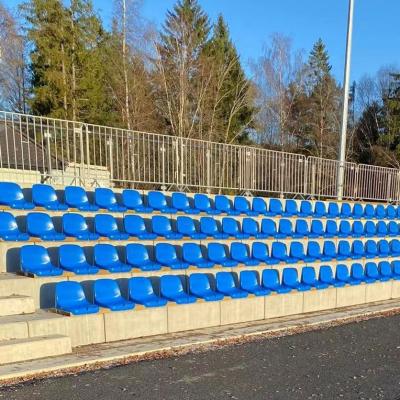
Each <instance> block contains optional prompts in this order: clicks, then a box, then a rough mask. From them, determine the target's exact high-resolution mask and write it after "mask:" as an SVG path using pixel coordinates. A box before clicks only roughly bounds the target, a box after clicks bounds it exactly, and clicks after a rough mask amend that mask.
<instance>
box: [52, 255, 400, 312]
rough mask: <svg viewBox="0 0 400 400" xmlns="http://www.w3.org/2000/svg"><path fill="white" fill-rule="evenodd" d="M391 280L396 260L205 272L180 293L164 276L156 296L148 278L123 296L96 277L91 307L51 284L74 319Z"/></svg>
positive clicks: (77, 289) (75, 290) (175, 281)
mask: <svg viewBox="0 0 400 400" xmlns="http://www.w3.org/2000/svg"><path fill="white" fill-rule="evenodd" d="M391 279H396V280H400V261H394V262H393V263H392V264H390V263H389V262H387V261H382V262H380V263H379V265H377V264H376V263H374V262H368V263H366V265H365V270H364V268H363V267H362V265H361V264H359V263H354V264H353V265H352V266H351V269H350V272H349V270H348V268H347V266H346V265H337V266H336V274H335V275H334V274H333V272H332V268H331V267H330V266H327V265H325V266H321V268H320V270H319V276H318V277H317V275H316V273H315V269H314V268H313V267H304V268H302V272H301V277H300V279H299V276H298V272H297V270H296V269H295V268H285V269H284V270H283V273H282V280H280V276H279V271H277V270H275V269H265V270H264V271H263V272H262V276H261V279H260V278H259V275H258V272H257V271H251V270H246V271H241V273H240V278H239V281H238V282H237V280H236V276H235V275H234V274H233V273H231V272H218V273H217V274H216V276H215V282H213V281H210V277H209V276H208V275H207V274H202V273H196V274H192V275H190V276H189V282H188V285H187V286H188V288H187V290H185V288H184V285H183V282H182V279H181V277H179V276H177V275H163V276H161V277H160V281H159V292H158V293H157V294H156V290H155V288H154V286H153V284H152V281H151V279H150V278H146V277H135V278H130V279H129V281H128V296H127V298H124V297H123V296H122V293H121V289H120V287H119V285H118V283H117V282H116V281H115V280H112V279H99V280H96V281H94V284H93V303H90V302H89V301H88V300H87V298H86V296H85V292H84V290H83V287H82V285H81V284H80V283H78V282H74V281H65V282H59V283H58V284H57V285H56V291H55V292H56V294H55V307H56V309H58V310H62V311H66V312H69V313H72V314H75V315H79V314H92V313H97V312H98V311H99V307H104V308H108V309H110V310H112V311H123V310H131V309H133V308H134V307H135V305H136V304H141V305H144V306H145V307H162V306H165V305H166V304H167V302H168V301H171V302H175V303H177V304H190V303H195V302H196V301H197V299H204V300H205V301H219V300H222V299H223V298H224V297H225V296H226V297H230V298H233V299H238V298H246V297H248V296H249V294H252V295H255V296H267V295H269V294H270V293H272V292H275V293H289V292H291V291H292V290H298V291H308V290H310V289H312V288H316V289H320V290H321V289H326V288H329V287H343V286H345V285H346V284H348V285H359V284H361V283H366V284H370V283H374V282H377V281H381V282H385V281H389V280H391Z"/></svg>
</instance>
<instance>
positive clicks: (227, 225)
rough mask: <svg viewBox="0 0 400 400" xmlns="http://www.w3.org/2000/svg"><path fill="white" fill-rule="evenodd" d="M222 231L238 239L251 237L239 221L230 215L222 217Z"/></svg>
mask: <svg viewBox="0 0 400 400" xmlns="http://www.w3.org/2000/svg"><path fill="white" fill-rule="evenodd" d="M222 232H223V233H226V234H227V235H228V236H231V237H234V238H236V239H248V238H249V237H250V236H249V235H248V234H247V233H243V232H242V231H241V230H240V226H239V222H238V221H237V220H236V219H234V218H230V217H225V218H222Z"/></svg>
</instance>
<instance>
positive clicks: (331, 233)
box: [325, 219, 339, 238]
mask: <svg viewBox="0 0 400 400" xmlns="http://www.w3.org/2000/svg"><path fill="white" fill-rule="evenodd" d="M338 235H339V231H338V227H337V223H336V221H334V220H332V219H329V220H328V221H326V225H325V237H326V238H334V237H336V236H338Z"/></svg>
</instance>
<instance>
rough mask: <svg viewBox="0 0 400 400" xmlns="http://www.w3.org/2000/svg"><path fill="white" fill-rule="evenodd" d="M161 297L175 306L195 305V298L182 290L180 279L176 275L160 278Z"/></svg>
mask: <svg viewBox="0 0 400 400" xmlns="http://www.w3.org/2000/svg"><path fill="white" fill-rule="evenodd" d="M160 290H161V296H163V297H164V298H166V299H167V300H169V301H174V302H175V303H177V304H190V303H195V302H196V300H197V298H196V297H195V296H191V295H189V294H187V293H186V292H185V291H184V290H183V285H182V281H181V278H180V277H179V276H177V275H163V276H162V277H161V278H160Z"/></svg>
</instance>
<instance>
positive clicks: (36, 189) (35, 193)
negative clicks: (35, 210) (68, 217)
mask: <svg viewBox="0 0 400 400" xmlns="http://www.w3.org/2000/svg"><path fill="white" fill-rule="evenodd" d="M32 201H33V202H34V203H35V204H36V205H37V206H39V207H44V208H46V209H47V210H51V211H65V210H68V206H67V205H66V204H63V203H60V201H59V200H58V198H57V194H56V191H55V190H54V188H53V186H50V185H44V184H41V183H37V184H35V185H32Z"/></svg>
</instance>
